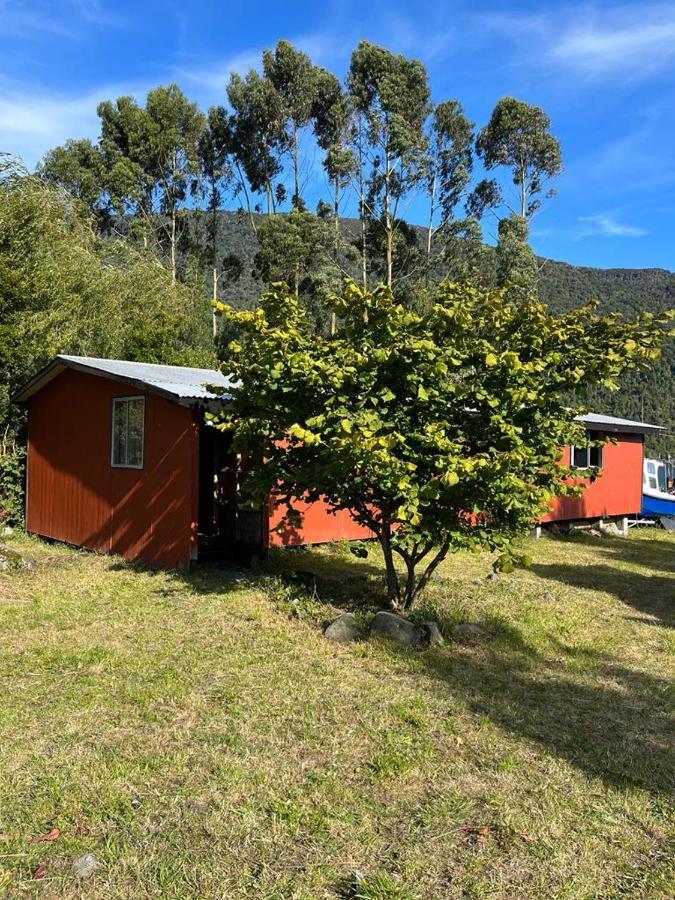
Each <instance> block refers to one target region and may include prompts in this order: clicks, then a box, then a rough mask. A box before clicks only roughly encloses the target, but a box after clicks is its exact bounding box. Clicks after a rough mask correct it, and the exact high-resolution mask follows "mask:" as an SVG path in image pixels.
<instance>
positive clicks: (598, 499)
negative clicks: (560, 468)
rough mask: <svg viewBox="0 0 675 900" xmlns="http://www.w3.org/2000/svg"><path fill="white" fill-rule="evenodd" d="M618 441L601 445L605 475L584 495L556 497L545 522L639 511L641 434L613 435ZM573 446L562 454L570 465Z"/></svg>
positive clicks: (605, 516) (640, 495)
mask: <svg viewBox="0 0 675 900" xmlns="http://www.w3.org/2000/svg"><path fill="white" fill-rule="evenodd" d="M614 437H615V439H616V440H617V443H616V444H605V446H604V447H603V448H602V455H603V460H602V466H603V467H602V474H601V475H600V476H599V477H598V478H596V480H595V481H594V482H593V483H592V484H589V485H588V487H587V488H586V490H585V491H584V493H583V494H582V495H581V497H557V498H556V499H555V500H554V501H553V505H552V508H551V512H550V513H549V514H548V515H547V516H544V517H543V518H542V520H541V521H542V522H564V521H569V520H572V519H601V518H609V517H611V516H626V515H634V514H635V513H639V512H640V509H641V507H642V456H643V437H642V435H641V434H617V435H614ZM569 462H570V448H569V447H567V448H566V450H565V452H564V454H563V463H564V464H565V465H569Z"/></svg>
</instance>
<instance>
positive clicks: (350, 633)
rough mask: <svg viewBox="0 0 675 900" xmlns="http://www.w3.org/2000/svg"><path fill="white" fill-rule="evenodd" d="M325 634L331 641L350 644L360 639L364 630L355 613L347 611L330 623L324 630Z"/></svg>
mask: <svg viewBox="0 0 675 900" xmlns="http://www.w3.org/2000/svg"><path fill="white" fill-rule="evenodd" d="M324 635H325V636H326V637H327V638H328V640H329V641H336V642H337V643H339V644H349V643H351V642H352V641H360V640H361V638H362V637H363V632H362V631H361V629H360V628H359V623H358V622H357V621H356V616H355V615H354V613H350V612H346V613H342V615H341V616H338V617H337V619H335V621H334V622H331V623H330V625H329V626H328V628H326V630H325V631H324Z"/></svg>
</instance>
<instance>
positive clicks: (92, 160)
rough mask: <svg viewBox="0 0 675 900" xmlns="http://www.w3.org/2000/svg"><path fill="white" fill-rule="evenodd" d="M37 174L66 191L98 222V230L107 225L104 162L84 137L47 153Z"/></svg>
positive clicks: (109, 222)
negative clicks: (92, 214) (93, 214)
mask: <svg viewBox="0 0 675 900" xmlns="http://www.w3.org/2000/svg"><path fill="white" fill-rule="evenodd" d="M37 171H38V174H39V175H41V176H42V178H44V179H45V181H49V182H51V183H53V184H57V185H59V186H60V187H62V188H63V189H64V190H66V191H67V192H68V193H69V194H70V195H71V196H72V197H74V198H75V199H76V200H79V201H80V202H81V203H83V204H84V206H85V207H87V208H88V209H89V210H91V211H92V212H93V213H95V214H96V215H97V217H98V219H99V227H100V228H101V230H102V231H105V230H107V228H108V227H109V226H110V224H111V209H110V204H109V202H108V201H107V198H106V194H105V184H106V171H105V160H104V158H103V154H102V153H101V148H100V147H99V146H98V144H94V143H92V141H90V140H89V139H88V138H84V139H82V140H74V139H71V140H68V141H66V143H65V144H64V145H63V146H62V147H54V149H53V150H50V151H49V152H48V153H47V154H46V155H45V157H44V159H43V160H42V162H41V163H40V165H39V166H38V169H37Z"/></svg>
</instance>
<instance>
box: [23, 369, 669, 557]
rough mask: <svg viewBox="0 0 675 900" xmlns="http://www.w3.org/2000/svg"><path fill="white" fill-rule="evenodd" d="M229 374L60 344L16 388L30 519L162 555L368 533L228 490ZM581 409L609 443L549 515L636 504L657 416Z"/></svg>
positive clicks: (602, 512) (98, 544) (608, 513)
mask: <svg viewBox="0 0 675 900" xmlns="http://www.w3.org/2000/svg"><path fill="white" fill-rule="evenodd" d="M209 386H212V387H215V388H216V390H215V391H214V390H213V389H210V388H209ZM229 386H230V384H229V381H228V379H227V378H226V377H225V376H223V375H222V374H221V373H219V372H216V371H214V370H211V369H191V368H184V367H181V366H159V365H152V364H148V363H133V362H124V361H119V360H107V359H94V358H90V357H77V356H58V357H57V358H56V359H55V360H54V361H53V362H52V363H51V364H50V365H48V366H47V367H46V368H45V369H43V370H42V371H41V372H39V373H38V374H37V375H36V376H35V377H34V378H33V379H32V380H31V381H30V382H28V383H27V384H26V385H25V386H24V387H23V388H21V389H20V390H19V391H18V392H17V393H16V395H15V397H14V399H15V400H16V401H18V402H23V403H27V404H28V411H29V415H28V422H29V431H28V475H27V492H26V493H27V500H26V504H27V508H26V527H27V530H28V531H29V532H32V533H34V534H38V535H42V536H44V537H47V538H53V539H56V540H59V541H65V542H67V543H70V544H75V545H78V546H82V547H89V548H90V549H92V550H98V551H101V552H105V553H119V554H121V555H122V556H124V557H125V558H127V559H138V560H143V561H144V562H147V563H149V564H150V565H154V566H167V567H170V566H181V565H188V564H189V563H190V561H192V560H197V559H207V558H227V557H228V556H230V555H231V554H233V553H236V552H237V551H244V552H252V551H258V552H260V551H263V552H264V550H265V549H266V548H267V547H269V546H273V545H284V544H286V545H298V544H309V543H321V542H326V541H333V540H355V539H361V538H366V537H369V536H370V535H369V532H368V531H367V530H366V529H365V528H363V527H361V526H360V525H358V524H357V523H356V522H354V520H353V519H352V518H351V516H349V514H348V513H346V512H343V513H339V514H337V515H332V514H330V513H329V512H328V510H327V508H326V507H325V506H324V505H323V504H321V503H315V504H312V505H311V506H307V505H305V506H304V518H303V524H302V528H301V529H300V530H294V529H292V528H288V527H287V528H284V529H283V530H281V531H279V530H277V528H276V526H277V525H278V524H279V521H280V518H281V514H280V511H279V510H276V509H275V508H274V506H273V505H272V504H270V505H269V508H268V509H265V510H262V511H253V510H249V509H246V508H244V507H242V506H241V505H240V504H239V503H238V496H239V490H238V483H237V480H238V475H239V467H238V463H237V459H236V457H235V455H234V454H233V453H232V452H231V449H230V441H229V437H228V435H226V434H223V433H222V432H220V431H218V430H217V429H215V428H213V427H212V426H211V425H209V424H208V423H207V421H206V419H205V412H206V411H207V410H208V409H209V407H213V406H214V405H218V404H221V403H222V402H223V400H224V399H225V400H226V398H227V389H228V387H229ZM584 421H585V422H586V424H587V426H588V428H589V429H590V430H593V431H601V432H611V433H612V436H613V437H614V438H616V439H617V443H616V444H615V445H614V444H610V445H607V446H605V447H604V448H603V449H602V459H601V460H599V459H596V460H595V462H599V463H600V465H601V467H602V471H603V476H602V478H599V479H597V480H596V481H595V482H594V483H593V484H591V485H590V486H589V488H588V490H587V491H586V492H585V493H584V495H583V497H581V498H579V499H559V500H557V501H556V503H555V504H554V508H553V510H552V512H551V513H550V515H549V516H547V517H545V519H544V521H546V522H550V521H561V520H576V519H584V518H591V519H593V518H609V517H620V516H624V515H630V514H633V513H637V512H639V510H640V507H641V485H642V442H643V435H644V434H645V432H648V431H651V430H655V426H650V425H644V424H643V423H639V422H629V421H626V420H621V419H612V418H610V417H603V416H589V417H587V418H586V419H585V420H584ZM569 452H570V451H569V450H567V451H566V453H567V454H569ZM581 452H582V451H581V450H579V451H577V456H578V457H579V458H578V462H579V463H581V462H582V460H581V458H580V457H581ZM568 458H569V457H568ZM583 462H584V463H586V462H589V460H588V459H584V460H583ZM590 462H591V464H593V460H590ZM300 508H301V509H303V507H302V505H301V506H300Z"/></svg>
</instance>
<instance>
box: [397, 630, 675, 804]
mask: <svg viewBox="0 0 675 900" xmlns="http://www.w3.org/2000/svg"><path fill="white" fill-rule="evenodd" d="M512 637H513V638H514V640H513V645H512V649H509V648H508V643H509V637H508V634H507V633H506V632H504V633H503V634H502V636H501V639H500V643H499V646H496V645H495V643H496V642H493V643H490V644H488V645H486V646H482V647H477V648H462V647H460V646H458V645H451V646H450V647H446V648H444V649H443V650H441V651H435V652H428V653H424V654H420V656H419V657H417V658H416V660H415V662H414V664H415V665H416V666H420V667H421V668H422V670H423V671H424V672H425V674H427V675H428V676H429V677H431V678H433V679H434V680H435V681H441V682H442V683H443V684H444V685H445V686H446V687H447V688H448V689H449V690H450V691H451V692H452V694H453V695H454V696H455V697H460V698H461V699H462V700H463V701H464V703H465V704H466V705H467V707H468V708H469V709H471V710H472V711H473V712H475V713H477V714H480V715H483V716H486V717H487V718H489V719H490V720H491V721H492V722H494V723H495V724H496V725H498V726H499V727H500V728H502V729H504V730H505V731H507V732H510V733H512V734H516V735H518V736H520V737H523V738H525V739H527V740H530V741H534V742H536V743H537V744H539V745H540V746H541V747H542V748H544V749H545V750H547V751H553V752H554V753H555V754H556V755H558V756H559V757H561V758H563V759H566V760H567V761H568V762H570V763H571V764H572V765H574V766H575V767H577V768H579V769H582V770H583V771H584V772H586V773H587V774H589V775H591V776H594V777H598V778H601V779H603V780H604V781H606V782H608V783H610V784H612V785H613V786H615V787H626V786H630V785H633V786H639V787H641V788H646V789H647V790H649V791H652V792H654V793H658V794H661V793H663V794H668V795H671V794H672V791H673V790H674V789H675V754H673V733H674V727H675V722H674V721H673V717H672V715H671V714H670V709H669V705H668V700H667V697H668V690H669V689H670V685H669V682H668V681H667V680H666V679H665V678H659V677H655V676H652V675H648V674H645V673H643V672H636V671H634V670H631V669H629V668H626V667H625V666H623V665H621V663H620V662H619V661H617V660H616V658H614V657H612V656H610V655H608V654H605V653H595V652H594V651H590V650H583V651H582V653H581V656H580V655H579V653H578V652H577V650H576V648H567V647H565V646H564V645H562V644H561V645H559V647H558V649H559V650H560V655H556V656H555V658H545V657H542V656H541V655H540V654H537V653H536V652H534V651H533V650H532V649H531V648H529V647H528V645H527V644H526V642H524V641H523V639H522V637H521V636H520V635H519V633H518V632H517V629H512Z"/></svg>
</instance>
